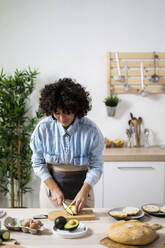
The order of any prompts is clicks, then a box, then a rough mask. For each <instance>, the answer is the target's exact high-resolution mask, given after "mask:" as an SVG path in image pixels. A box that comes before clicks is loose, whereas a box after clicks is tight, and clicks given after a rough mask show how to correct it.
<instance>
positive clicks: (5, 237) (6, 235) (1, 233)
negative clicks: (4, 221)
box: [0, 230, 10, 243]
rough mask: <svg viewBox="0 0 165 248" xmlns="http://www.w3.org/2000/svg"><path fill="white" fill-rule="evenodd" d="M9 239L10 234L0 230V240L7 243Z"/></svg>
mask: <svg viewBox="0 0 165 248" xmlns="http://www.w3.org/2000/svg"><path fill="white" fill-rule="evenodd" d="M9 239H10V232H9V231H7V230H0V240H1V241H7V240H9ZM1 241H0V243H1Z"/></svg>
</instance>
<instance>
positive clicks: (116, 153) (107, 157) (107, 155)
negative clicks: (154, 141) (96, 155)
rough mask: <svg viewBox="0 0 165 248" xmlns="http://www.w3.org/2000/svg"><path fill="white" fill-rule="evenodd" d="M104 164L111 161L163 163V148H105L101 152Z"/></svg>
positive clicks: (164, 152)
mask: <svg viewBox="0 0 165 248" xmlns="http://www.w3.org/2000/svg"><path fill="white" fill-rule="evenodd" d="M103 160H104V162H111V161H112V162H113V161H165V148H163V149H162V148H160V147H159V146H152V147H133V148H126V147H123V148H107V149H105V150H104V152H103Z"/></svg>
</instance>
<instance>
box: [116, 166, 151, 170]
mask: <svg viewBox="0 0 165 248" xmlns="http://www.w3.org/2000/svg"><path fill="white" fill-rule="evenodd" d="M117 168H118V169H119V170H139V169H140V170H141V169H142V170H154V168H153V167H152V166H149V167H148V166H145V167H144V166H137V167H133V166H132V167H125V166H118V167H117Z"/></svg>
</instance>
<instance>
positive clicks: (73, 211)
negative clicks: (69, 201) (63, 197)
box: [65, 205, 77, 215]
mask: <svg viewBox="0 0 165 248" xmlns="http://www.w3.org/2000/svg"><path fill="white" fill-rule="evenodd" d="M68 208H69V209H70V210H71V211H72V213H73V215H76V214H77V212H76V206H75V205H70V206H69V207H67V208H66V209H65V210H66V212H67V213H68V214H70V215H71V213H70V212H69V211H68Z"/></svg>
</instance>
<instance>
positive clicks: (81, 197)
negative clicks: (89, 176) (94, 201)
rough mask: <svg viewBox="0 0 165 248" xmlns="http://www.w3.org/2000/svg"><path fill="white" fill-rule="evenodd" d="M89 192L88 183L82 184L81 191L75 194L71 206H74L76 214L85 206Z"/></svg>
mask: <svg viewBox="0 0 165 248" xmlns="http://www.w3.org/2000/svg"><path fill="white" fill-rule="evenodd" d="M90 190H91V186H90V185H89V184H88V183H84V184H83V186H82V188H81V190H80V191H79V192H78V193H77V195H76V197H75V199H74V200H73V201H72V203H71V205H75V206H76V212H77V213H79V212H80V211H81V209H82V208H83V207H84V206H85V204H86V202H87V200H88V193H89V191H90Z"/></svg>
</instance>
